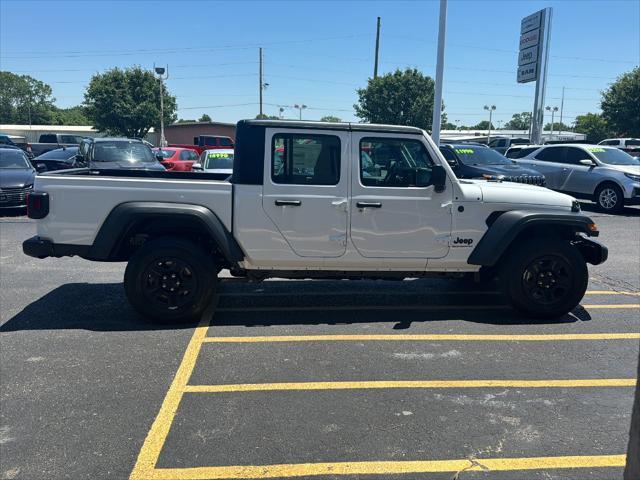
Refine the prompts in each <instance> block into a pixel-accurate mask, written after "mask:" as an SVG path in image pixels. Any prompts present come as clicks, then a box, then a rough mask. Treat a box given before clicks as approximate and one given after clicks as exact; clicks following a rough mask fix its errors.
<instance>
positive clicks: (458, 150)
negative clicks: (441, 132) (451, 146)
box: [456, 148, 475, 155]
mask: <svg viewBox="0 0 640 480" xmlns="http://www.w3.org/2000/svg"><path fill="white" fill-rule="evenodd" d="M473 152H475V150H474V149H473V148H456V153H457V154H459V155H473Z"/></svg>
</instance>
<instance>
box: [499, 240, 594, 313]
mask: <svg viewBox="0 0 640 480" xmlns="http://www.w3.org/2000/svg"><path fill="white" fill-rule="evenodd" d="M588 281H589V272H588V270H587V264H586V262H585V260H584V258H583V257H582V255H581V254H580V252H579V251H578V249H577V248H575V247H573V246H571V245H570V244H569V242H568V241H566V240H561V239H549V240H543V239H536V240H529V241H526V242H523V243H522V244H520V245H516V246H514V248H513V249H511V250H510V251H509V252H508V253H507V256H506V261H505V263H504V264H503V265H502V268H501V270H500V284H501V287H502V291H503V292H504V293H505V295H506V296H507V299H508V300H509V302H510V303H511V305H512V306H513V307H514V308H515V309H516V310H518V311H519V312H522V313H524V314H525V315H527V316H530V317H536V318H554V317H561V316H563V315H565V314H567V313H569V312H570V311H571V310H573V309H574V308H575V307H576V306H578V304H579V303H580V300H582V297H584V293H585V291H586V290H587V283H588Z"/></svg>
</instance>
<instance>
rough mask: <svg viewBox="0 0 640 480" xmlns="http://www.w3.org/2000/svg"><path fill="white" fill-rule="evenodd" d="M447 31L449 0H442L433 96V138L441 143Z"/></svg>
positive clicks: (437, 143)
mask: <svg viewBox="0 0 640 480" xmlns="http://www.w3.org/2000/svg"><path fill="white" fill-rule="evenodd" d="M446 31H447V0H440V23H439V26H438V60H437V64H436V85H435V92H434V96H433V119H432V121H431V125H432V128H431V139H432V140H433V141H434V142H435V144H436V145H439V144H440V122H441V121H442V81H443V78H444V42H445V35H446Z"/></svg>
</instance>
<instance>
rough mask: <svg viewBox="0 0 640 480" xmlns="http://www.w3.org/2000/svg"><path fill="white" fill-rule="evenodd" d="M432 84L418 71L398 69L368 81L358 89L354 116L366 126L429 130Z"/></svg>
mask: <svg viewBox="0 0 640 480" xmlns="http://www.w3.org/2000/svg"><path fill="white" fill-rule="evenodd" d="M434 86H435V83H434V81H433V79H432V78H431V77H427V76H425V75H423V74H422V72H420V71H418V70H417V69H411V68H407V69H406V70H404V71H402V70H400V69H398V70H396V71H395V72H393V73H387V74H385V75H382V76H380V77H377V78H370V79H369V81H368V83H367V86H366V88H361V89H358V90H357V93H358V97H359V98H358V103H357V104H355V105H354V106H353V107H354V108H355V111H356V116H358V118H361V119H362V120H363V121H365V122H369V123H388V124H392V125H411V126H414V127H419V128H423V129H425V130H430V129H431V120H432V116H433V94H434Z"/></svg>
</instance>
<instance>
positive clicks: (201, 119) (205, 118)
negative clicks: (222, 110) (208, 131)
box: [198, 113, 211, 122]
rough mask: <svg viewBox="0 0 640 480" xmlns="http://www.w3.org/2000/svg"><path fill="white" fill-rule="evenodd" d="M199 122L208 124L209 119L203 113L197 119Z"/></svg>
mask: <svg viewBox="0 0 640 480" xmlns="http://www.w3.org/2000/svg"><path fill="white" fill-rule="evenodd" d="M198 121H199V122H210V121H211V117H210V116H209V115H207V114H206V113H203V114H202V116H201V117H200V118H199V119H198Z"/></svg>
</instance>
